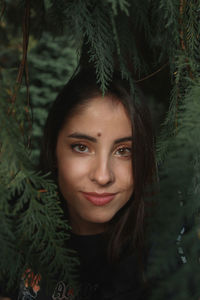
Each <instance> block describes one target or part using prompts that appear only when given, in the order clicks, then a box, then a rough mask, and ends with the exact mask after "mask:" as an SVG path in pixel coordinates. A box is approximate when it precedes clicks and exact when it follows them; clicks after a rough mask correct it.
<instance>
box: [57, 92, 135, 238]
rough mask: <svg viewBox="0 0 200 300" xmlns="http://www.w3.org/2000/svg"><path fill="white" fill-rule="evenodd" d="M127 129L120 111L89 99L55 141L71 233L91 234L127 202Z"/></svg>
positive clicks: (130, 185) (106, 99) (116, 105)
mask: <svg viewBox="0 0 200 300" xmlns="http://www.w3.org/2000/svg"><path fill="white" fill-rule="evenodd" d="M131 152H132V128H131V122H130V120H129V118H128V116H127V114H126V112H125V109H124V107H123V105H122V104H121V103H120V102H118V101H117V100H113V99H111V98H110V97H104V98H102V97H96V98H92V99H91V100H89V101H88V102H87V104H86V105H85V106H84V107H82V108H81V109H79V110H77V112H75V113H74V114H73V115H72V116H71V117H70V118H69V119H68V120H67V121H66V123H65V124H64V126H63V128H62V129H61V131H60V133H59V135H58V141H57V147H56V157H57V168H58V184H59V187H60V191H61V193H62V194H63V196H64V198H65V200H66V201H67V206H68V210H69V218H70V224H71V227H72V231H73V232H74V233H77V234H82V235H86V234H96V233H100V232H103V231H104V230H105V229H106V225H107V224H108V222H109V221H110V220H111V219H112V218H113V217H114V215H115V214H116V213H117V212H118V211H119V209H120V208H122V207H123V206H124V205H125V204H126V203H127V201H128V200H129V199H130V197H131V195H132V193H133V188H134V180H133V172H132V159H131V156H132V154H131Z"/></svg>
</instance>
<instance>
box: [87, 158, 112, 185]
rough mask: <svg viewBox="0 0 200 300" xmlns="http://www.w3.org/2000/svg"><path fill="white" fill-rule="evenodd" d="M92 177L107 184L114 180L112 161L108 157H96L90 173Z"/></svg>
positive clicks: (101, 183)
mask: <svg viewBox="0 0 200 300" xmlns="http://www.w3.org/2000/svg"><path fill="white" fill-rule="evenodd" d="M90 179H91V180H92V181H94V182H96V183H98V184H99V185H102V186H105V185H109V184H111V183H113V182H114V180H115V176H114V172H113V167H112V162H111V161H110V160H109V159H108V158H104V157H101V158H96V159H95V162H94V164H93V166H92V170H91V173H90Z"/></svg>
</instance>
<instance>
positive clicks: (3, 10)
mask: <svg viewBox="0 0 200 300" xmlns="http://www.w3.org/2000/svg"><path fill="white" fill-rule="evenodd" d="M5 10H6V2H5V1H2V10H1V14H0V21H1V19H2V17H3V15H4V13H5Z"/></svg>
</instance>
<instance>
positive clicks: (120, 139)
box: [68, 132, 133, 144]
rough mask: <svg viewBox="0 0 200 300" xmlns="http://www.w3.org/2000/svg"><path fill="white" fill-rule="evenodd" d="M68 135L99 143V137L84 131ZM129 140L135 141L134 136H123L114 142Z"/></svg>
mask: <svg viewBox="0 0 200 300" xmlns="http://www.w3.org/2000/svg"><path fill="white" fill-rule="evenodd" d="M68 137H70V138H74V139H84V140H88V141H90V142H93V143H97V139H96V138H95V137H93V136H90V135H87V134H84V133H79V132H74V133H72V134H70V135H68ZM129 141H133V137H132V136H126V137H123V138H119V139H117V140H115V141H114V144H119V143H124V142H129Z"/></svg>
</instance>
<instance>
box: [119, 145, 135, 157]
mask: <svg viewBox="0 0 200 300" xmlns="http://www.w3.org/2000/svg"><path fill="white" fill-rule="evenodd" d="M117 152H119V155H121V156H130V155H131V153H132V148H131V147H125V146H124V147H119V148H118V149H117V150H116V153H117Z"/></svg>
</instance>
